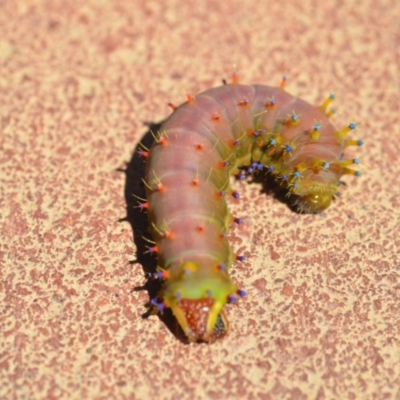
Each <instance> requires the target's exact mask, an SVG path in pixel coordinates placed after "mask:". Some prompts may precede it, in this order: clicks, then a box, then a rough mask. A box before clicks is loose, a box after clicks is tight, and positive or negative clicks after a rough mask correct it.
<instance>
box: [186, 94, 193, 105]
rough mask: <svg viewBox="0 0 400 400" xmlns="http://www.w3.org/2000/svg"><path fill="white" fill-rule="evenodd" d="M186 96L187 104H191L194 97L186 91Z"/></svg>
mask: <svg viewBox="0 0 400 400" xmlns="http://www.w3.org/2000/svg"><path fill="white" fill-rule="evenodd" d="M186 98H187V102H188V103H189V104H192V103H193V102H194V97H193V95H192V94H190V93H186Z"/></svg>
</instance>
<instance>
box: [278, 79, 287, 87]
mask: <svg viewBox="0 0 400 400" xmlns="http://www.w3.org/2000/svg"><path fill="white" fill-rule="evenodd" d="M286 82H287V77H286V76H282V80H281V83H280V84H279V87H280V88H281V89H284V88H285V86H286Z"/></svg>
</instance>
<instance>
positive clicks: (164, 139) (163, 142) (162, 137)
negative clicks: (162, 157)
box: [158, 136, 167, 146]
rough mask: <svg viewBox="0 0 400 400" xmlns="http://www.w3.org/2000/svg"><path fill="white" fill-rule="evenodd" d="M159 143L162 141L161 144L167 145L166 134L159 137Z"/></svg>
mask: <svg viewBox="0 0 400 400" xmlns="http://www.w3.org/2000/svg"><path fill="white" fill-rule="evenodd" d="M158 143H160V144H161V146H165V145H166V144H167V139H166V137H165V136H160V137H159V138H158Z"/></svg>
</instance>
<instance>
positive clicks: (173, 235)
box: [164, 231, 175, 239]
mask: <svg viewBox="0 0 400 400" xmlns="http://www.w3.org/2000/svg"><path fill="white" fill-rule="evenodd" d="M164 237H165V238H166V239H173V238H174V237H175V234H174V233H173V232H171V231H165V232H164Z"/></svg>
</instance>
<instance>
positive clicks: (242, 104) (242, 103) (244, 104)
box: [238, 97, 250, 107]
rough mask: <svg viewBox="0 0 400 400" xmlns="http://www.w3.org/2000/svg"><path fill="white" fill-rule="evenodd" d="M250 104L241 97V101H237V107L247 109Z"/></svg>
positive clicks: (246, 99)
mask: <svg viewBox="0 0 400 400" xmlns="http://www.w3.org/2000/svg"><path fill="white" fill-rule="evenodd" d="M249 104H250V102H249V99H248V98H246V97H243V99H242V100H240V101H239V103H238V105H239V106H242V107H247V106H248V105H249Z"/></svg>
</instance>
